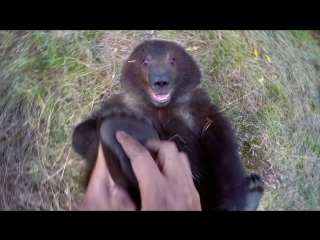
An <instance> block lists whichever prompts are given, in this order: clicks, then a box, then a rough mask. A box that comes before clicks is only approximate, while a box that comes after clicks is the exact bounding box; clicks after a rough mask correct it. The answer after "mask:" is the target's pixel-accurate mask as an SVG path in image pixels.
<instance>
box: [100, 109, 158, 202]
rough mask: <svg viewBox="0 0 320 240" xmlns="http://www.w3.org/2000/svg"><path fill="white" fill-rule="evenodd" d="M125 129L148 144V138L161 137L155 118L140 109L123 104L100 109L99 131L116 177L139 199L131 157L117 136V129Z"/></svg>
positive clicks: (113, 176) (109, 164)
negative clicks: (131, 108)
mask: <svg viewBox="0 0 320 240" xmlns="http://www.w3.org/2000/svg"><path fill="white" fill-rule="evenodd" d="M119 130H122V131H124V132H126V133H128V134H129V135H131V136H132V137H133V138H134V139H136V140H137V141H138V142H140V143H141V144H142V145H145V144H146V143H147V141H148V140H149V139H159V134H158V132H157V130H156V128H155V126H154V123H153V121H152V120H151V119H150V118H148V117H147V116H144V115H143V114H141V113H138V112H134V111H131V110H129V109H124V108H111V109H107V110H104V111H103V112H101V115H100V118H99V122H98V134H99V139H100V142H101V145H102V149H103V153H104V156H105V159H106V161H107V165H108V168H109V171H110V174H111V177H112V178H113V180H114V181H115V182H116V183H118V184H122V185H124V186H125V187H126V188H127V189H128V191H129V192H130V194H131V196H132V198H133V200H134V201H135V202H136V203H138V202H139V201H140V193H139V188H138V182H137V179H136V176H135V174H134V172H133V169H132V166H131V162H130V159H129V158H128V156H127V155H126V153H125V152H124V150H123V148H122V146H121V145H120V143H119V142H118V141H117V139H116V132H117V131H119Z"/></svg>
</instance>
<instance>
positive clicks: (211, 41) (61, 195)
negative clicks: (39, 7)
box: [0, 30, 320, 210]
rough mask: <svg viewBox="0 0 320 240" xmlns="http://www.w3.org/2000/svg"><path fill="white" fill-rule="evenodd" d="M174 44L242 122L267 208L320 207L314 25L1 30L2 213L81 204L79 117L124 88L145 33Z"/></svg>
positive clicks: (243, 141) (243, 146)
mask: <svg viewBox="0 0 320 240" xmlns="http://www.w3.org/2000/svg"><path fill="white" fill-rule="evenodd" d="M153 38H160V39H167V40H174V41H176V42H178V43H180V44H181V45H182V46H184V47H185V48H186V49H187V50H188V51H189V52H190V53H191V54H192V55H193V56H194V57H195V59H196V60H197V62H198V63H199V65H200V67H201V71H202V87H204V88H205V89H206V91H207V92H208V94H209V95H210V97H211V99H212V101H213V102H214V103H216V104H218V105H219V106H220V108H221V111H222V112H223V113H224V114H226V115H227V117H228V118H229V119H230V121H231V122H232V124H233V126H234V129H235V131H236V133H237V136H238V140H239V143H240V149H239V150H240V154H241V156H242V159H243V162H244V164H245V167H246V170H247V171H248V173H251V172H258V173H259V174H261V176H262V178H263V180H264V181H265V182H266V191H265V194H264V196H263V199H262V202H261V206H260V207H259V210H320V182H319V178H320V161H319V160H320V134H319V133H320V50H319V44H320V41H319V39H320V38H319V32H317V31H313V32H309V31H150V30H149V31H0V96H1V97H0V126H1V127H0V210H73V209H74V208H75V206H77V204H78V203H79V201H80V200H81V198H82V196H83V193H84V189H83V188H82V187H81V184H80V181H81V179H82V176H83V171H82V170H83V167H84V162H83V161H82V160H81V159H80V157H79V156H77V154H76V153H75V152H74V151H73V149H72V147H71V134H72V131H73V128H74V127H75V125H76V124H77V123H79V122H80V121H82V120H83V119H84V118H85V117H87V116H88V115H89V114H90V113H91V112H92V110H93V109H96V108H97V107H98V106H99V103H100V102H101V101H103V100H104V99H107V98H108V97H110V96H111V95H112V94H115V93H117V92H118V91H119V74H120V69H121V66H122V62H123V61H124V60H125V58H126V57H127V56H128V55H129V53H130V52H131V51H132V49H133V48H134V47H135V46H136V45H137V44H138V43H140V42H141V41H142V40H144V39H153Z"/></svg>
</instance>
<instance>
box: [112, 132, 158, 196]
mask: <svg viewBox="0 0 320 240" xmlns="http://www.w3.org/2000/svg"><path fill="white" fill-rule="evenodd" d="M116 138H117V140H118V142H119V143H120V144H121V146H122V148H123V150H124V151H125V152H126V154H127V155H128V157H129V158H130V160H131V163H132V168H133V171H134V173H135V175H136V177H137V180H138V182H139V185H140V188H141V191H143V190H144V189H145V187H148V186H146V185H149V184H152V185H156V184H157V181H160V179H161V174H160V172H159V169H158V167H157V165H156V163H155V161H154V159H153V158H152V156H151V154H150V153H149V151H148V150H147V148H145V147H144V146H142V145H141V144H140V143H139V142H138V141H136V140H135V139H134V138H132V137H131V136H130V135H128V134H127V133H125V132H123V131H118V132H117V133H116Z"/></svg>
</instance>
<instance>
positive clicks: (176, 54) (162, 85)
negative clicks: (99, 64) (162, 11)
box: [120, 40, 201, 107]
mask: <svg viewBox="0 0 320 240" xmlns="http://www.w3.org/2000/svg"><path fill="white" fill-rule="evenodd" d="M200 77H201V73H200V70H199V68H198V66H197V64H196V63H195V61H194V60H193V58H192V57H191V56H190V55H189V54H188V53H187V52H186V51H185V50H184V49H183V48H182V47H181V46H179V45H178V44H177V43H175V42H171V41H164V40H149V41H145V42H143V43H141V44H140V45H138V46H137V47H136V48H135V49H134V50H133V52H132V53H131V55H130V56H129V58H128V59H127V60H126V61H125V63H124V66H123V69H122V75H121V79H120V82H121V88H122V90H124V91H126V92H132V93H135V94H138V95H140V96H142V97H143V100H144V101H146V102H148V103H151V104H153V105H154V106H156V107H164V106H167V105H168V104H169V103H171V102H173V101H174V100H175V99H177V98H179V97H180V96H182V95H184V94H186V93H188V92H189V91H190V90H191V89H193V88H195V87H196V86H197V85H198V84H200Z"/></svg>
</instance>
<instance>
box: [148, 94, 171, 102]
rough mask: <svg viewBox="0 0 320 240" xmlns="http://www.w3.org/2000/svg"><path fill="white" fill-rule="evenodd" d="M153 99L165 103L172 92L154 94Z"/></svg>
mask: <svg viewBox="0 0 320 240" xmlns="http://www.w3.org/2000/svg"><path fill="white" fill-rule="evenodd" d="M152 96H153V100H154V101H156V102H159V103H164V102H166V101H168V100H169V99H170V94H169V93H168V94H155V93H153V94H152Z"/></svg>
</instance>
